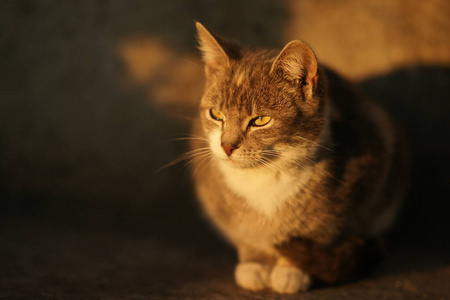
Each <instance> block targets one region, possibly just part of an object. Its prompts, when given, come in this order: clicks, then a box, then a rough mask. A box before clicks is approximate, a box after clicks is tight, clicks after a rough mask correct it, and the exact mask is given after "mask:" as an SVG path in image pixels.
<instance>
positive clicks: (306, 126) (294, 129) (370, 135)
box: [189, 23, 407, 293]
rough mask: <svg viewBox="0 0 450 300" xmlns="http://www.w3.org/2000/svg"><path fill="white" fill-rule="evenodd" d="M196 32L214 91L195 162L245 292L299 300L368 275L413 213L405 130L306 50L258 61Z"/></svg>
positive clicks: (204, 103) (199, 127)
mask: <svg viewBox="0 0 450 300" xmlns="http://www.w3.org/2000/svg"><path fill="white" fill-rule="evenodd" d="M196 28H197V34H198V41H199V48H200V50H201V53H202V58H203V61H204V64H205V74H206V76H205V77H206V83H205V91H204V95H203V97H202V98H201V100H200V104H199V118H198V119H196V120H195V121H194V124H193V127H192V128H193V129H192V136H193V137H192V141H191V148H192V151H190V152H189V155H190V156H191V158H192V163H193V175H194V183H195V187H196V192H197V195H198V198H199V199H200V202H201V204H202V206H203V208H204V210H205V212H206V215H207V216H208V217H209V218H210V219H211V220H212V222H213V223H214V225H215V226H216V227H217V228H218V229H219V231H221V232H222V234H223V235H224V236H225V238H226V239H227V240H228V241H229V242H230V243H231V244H232V245H233V246H234V247H235V248H236V249H237V253H238V259H239V263H238V264H237V266H236V268H235V273H234V276H235V281H236V283H237V284H238V285H239V286H241V287H242V288H245V289H249V290H253V291H259V290H264V289H272V290H273V291H275V292H278V293H296V292H299V291H307V290H308V289H309V288H310V287H311V285H312V283H313V281H314V280H317V281H322V282H326V283H334V282H341V281H344V280H349V279H353V278H355V277H356V276H359V274H360V273H361V272H364V271H365V270H366V269H367V268H369V266H371V265H373V264H374V263H375V262H376V261H377V260H378V258H379V256H380V254H381V253H382V252H383V245H382V242H381V237H382V234H383V233H385V232H386V230H387V229H389V227H391V225H392V223H393V222H394V220H395V218H396V215H397V211H398V209H399V207H400V204H401V202H402V195H403V194H404V191H405V185H406V180H407V178H406V177H407V160H406V143H405V140H404V138H403V135H402V131H401V130H400V129H399V127H398V126H397V125H396V124H395V123H394V122H393V121H391V120H390V118H389V117H388V115H387V114H386V113H385V112H384V111H383V110H381V109H380V108H379V107H378V106H376V105H375V104H373V103H372V102H370V101H369V100H368V99H367V98H366V97H365V96H364V95H363V94H362V93H361V92H359V91H358V90H357V89H356V88H355V87H354V86H352V84H350V83H349V82H348V81H346V80H344V79H343V78H341V77H340V76H338V75H337V74H336V73H334V72H333V71H331V70H330V69H329V68H326V67H324V66H322V65H319V64H318V62H317V58H316V56H315V54H314V52H313V51H312V50H311V48H310V47H309V46H308V45H307V44H306V43H304V42H302V41H299V40H295V41H291V42H289V43H288V44H287V45H286V46H285V47H284V48H283V49H282V50H281V51H280V50H268V49H256V50H255V49H253V50H252V49H249V48H245V47H242V46H240V45H239V44H237V43H235V42H231V41H228V40H225V39H223V38H221V37H219V36H217V35H215V34H212V33H211V32H209V31H208V30H207V29H206V28H205V27H204V26H203V25H201V24H200V23H196Z"/></svg>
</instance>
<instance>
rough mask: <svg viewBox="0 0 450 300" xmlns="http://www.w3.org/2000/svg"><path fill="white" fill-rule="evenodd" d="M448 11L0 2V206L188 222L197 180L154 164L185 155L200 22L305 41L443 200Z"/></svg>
mask: <svg viewBox="0 0 450 300" xmlns="http://www.w3.org/2000/svg"><path fill="white" fill-rule="evenodd" d="M449 14H450V7H449V4H448V1H446V0H432V1H405V0H393V1H375V0H373V1H357V0H349V1H339V2H336V1H329V0H318V1H312V0H311V1H294V0H291V1H283V2H280V1H237V0H232V1H207V0H203V1H193V0H191V1H182V0H177V1H161V0H157V1H144V0H141V1H126V0H111V1H88V0H85V1H76V2H72V1H64V2H63V1H37V0H35V1H33V0H28V1H23V0H22V1H2V2H1V3H0V189H1V192H0V193H1V196H2V200H0V201H1V202H0V209H2V212H6V215H9V216H14V215H32V216H39V217H43V218H49V219H58V220H59V221H62V220H63V221H65V220H66V219H68V220H71V221H70V222H80V223H89V222H92V223H101V224H106V225H105V226H111V224H112V225H114V224H115V225H117V226H122V225H121V224H124V223H127V222H128V223H133V222H136V223H137V224H141V223H142V222H143V223H144V224H147V223H148V222H149V223H148V224H150V225H151V226H159V225H161V224H164V226H167V224H168V223H170V222H168V221H167V220H169V221H174V223H176V222H182V220H184V219H189V214H190V213H192V212H194V211H195V206H193V205H192V203H193V202H192V199H190V198H189V195H190V192H189V189H188V185H189V175H187V174H186V173H185V172H183V171H179V168H169V169H167V170H163V171H161V172H159V173H156V172H155V170H156V169H157V168H158V167H160V166H162V165H164V164H165V163H166V162H168V161H170V160H171V158H173V157H175V156H176V155H177V154H179V153H181V152H182V151H183V149H184V146H183V144H182V143H179V142H178V143H176V142H165V141H167V140H169V139H171V138H174V137H179V136H182V135H184V134H185V133H186V132H187V124H188V121H189V119H190V118H192V116H193V114H192V111H193V110H194V109H193V107H194V104H195V103H196V101H197V100H198V98H199V97H200V95H201V92H202V91H201V89H202V84H203V83H202V80H203V71H202V70H201V62H200V60H199V56H198V54H197V51H196V49H195V39H194V26H193V20H199V21H201V22H203V23H204V24H205V26H207V27H208V28H210V29H212V30H214V31H217V32H219V33H220V34H223V35H224V36H228V37H231V38H234V39H237V40H240V41H242V42H244V43H247V44H251V45H256V46H278V47H282V46H283V43H286V42H287V41H288V40H291V39H296V38H301V39H304V40H306V41H307V42H309V43H310V44H311V46H312V47H313V49H314V50H315V52H316V53H317V55H318V57H319V60H321V61H323V62H325V63H327V64H329V65H330V66H333V67H335V68H336V69H337V70H338V71H340V72H341V73H343V74H345V75H347V76H348V77H350V78H352V79H355V80H359V81H360V83H361V84H362V86H363V87H364V88H365V89H366V90H368V91H369V92H370V93H371V94H372V95H374V96H378V97H379V98H380V101H381V102H382V103H383V104H385V105H386V106H387V107H388V108H389V109H390V110H391V112H392V113H393V114H394V115H396V116H397V118H398V119H399V120H400V121H401V122H403V123H404V124H405V126H406V127H407V128H408V130H409V134H410V136H411V138H412V141H413V148H414V149H419V150H420V151H418V152H417V151H416V152H415V153H420V155H416V159H417V160H419V161H422V164H419V167H420V168H422V167H425V166H426V167H428V168H429V169H427V170H426V172H428V173H427V174H434V175H433V176H431V177H430V176H429V180H436V181H435V182H434V184H436V182H437V189H435V190H437V191H438V192H439V193H444V195H448V188H447V187H446V186H448V182H449V177H448V175H445V172H444V167H446V166H448V157H447V156H446V155H447V153H448V150H449V145H448V138H446V137H445V136H446V135H447V133H448V129H449V126H448V124H449V122H448V121H447V117H446V115H445V113H446V112H448V108H449V105H448V104H447V103H448V98H449V96H448V94H449V88H448V87H449V82H450V76H449V71H448V70H449V69H448V67H449V64H450V48H449V46H450V35H449V34H448V32H449V31H450V28H449V26H450V25H449V24H450V22H449V20H448V15H449ZM420 168H419V169H418V170H417V171H416V172H417V173H421V172H422V173H423V169H420ZM183 174H184V175H183ZM436 174H437V175H436ZM420 180H421V179H420V178H418V179H417V182H419V183H420ZM417 182H416V183H417ZM430 182H431V181H430ZM431 186H432V185H431V183H430V185H428V186H427V188H428V187H431ZM426 192H427V191H426V189H424V190H423V191H422V194H420V193H419V194H420V195H426ZM445 193H446V194H445ZM424 197H425V196H424ZM433 198H434V196H433ZM421 203H422V204H419V205H418V206H416V208H417V207H419V208H421V209H422V208H425V207H426V205H425V204H423V202H421ZM3 215H5V213H4V214H3ZM162 220H164V222H163V221H162ZM146 222H147V223H146ZM161 226H162V225H161ZM173 226H174V228H179V227H180V226H178V225H177V224H175V225H173ZM155 230H158V229H155Z"/></svg>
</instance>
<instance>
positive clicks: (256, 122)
mask: <svg viewBox="0 0 450 300" xmlns="http://www.w3.org/2000/svg"><path fill="white" fill-rule="evenodd" d="M270 120H272V118H271V117H268V116H263V117H257V118H254V119H253V120H251V121H250V125H252V126H264V125H267V124H268V123H269V122H270Z"/></svg>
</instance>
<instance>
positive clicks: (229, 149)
mask: <svg viewBox="0 0 450 300" xmlns="http://www.w3.org/2000/svg"><path fill="white" fill-rule="evenodd" d="M222 148H223V151H225V153H226V154H227V155H228V156H230V155H231V153H232V152H233V151H234V150H236V148H235V147H233V146H230V145H222Z"/></svg>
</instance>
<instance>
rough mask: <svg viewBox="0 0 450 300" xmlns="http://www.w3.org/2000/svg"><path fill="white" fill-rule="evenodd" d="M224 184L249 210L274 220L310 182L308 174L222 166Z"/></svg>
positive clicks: (297, 171) (303, 171)
mask: <svg viewBox="0 0 450 300" xmlns="http://www.w3.org/2000/svg"><path fill="white" fill-rule="evenodd" d="M221 172H222V174H223V178H224V183H225V184H226V186H227V188H228V189H229V190H230V191H232V192H233V193H234V194H235V195H237V196H238V197H241V198H243V199H244V200H245V201H246V202H247V204H248V205H249V206H251V207H252V208H254V209H255V210H257V211H258V212H260V213H263V214H264V215H266V216H269V217H270V216H273V214H275V213H276V212H277V210H278V209H279V208H280V207H281V206H282V204H283V203H285V202H286V201H288V200H289V199H292V198H293V197H294V196H296V195H297V194H298V193H299V192H300V190H301V189H302V187H303V186H304V185H305V184H306V183H307V182H308V180H309V178H310V174H311V172H308V170H306V171H305V170H302V171H300V170H295V169H294V170H289V171H283V172H275V171H274V170H272V169H264V168H259V169H236V168H232V167H229V166H227V165H222V166H221Z"/></svg>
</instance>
